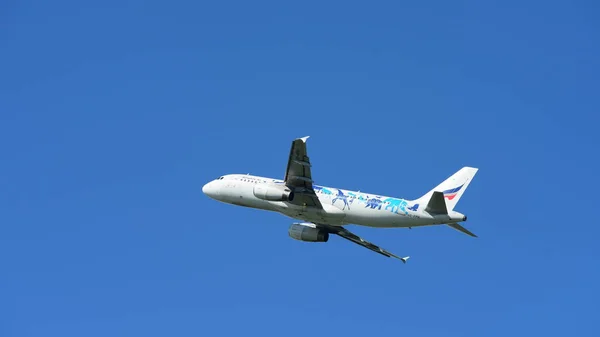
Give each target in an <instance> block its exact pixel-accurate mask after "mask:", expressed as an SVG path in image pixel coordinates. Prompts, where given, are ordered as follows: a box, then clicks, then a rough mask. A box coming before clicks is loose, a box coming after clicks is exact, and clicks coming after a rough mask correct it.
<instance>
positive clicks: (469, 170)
mask: <svg viewBox="0 0 600 337" xmlns="http://www.w3.org/2000/svg"><path fill="white" fill-rule="evenodd" d="M478 170H479V169H477V168H474V167H468V166H466V167H463V168H461V169H460V170H458V172H456V173H454V174H453V175H452V176H451V177H450V178H448V179H446V180H444V182H442V183H441V184H439V185H437V186H436V187H435V188H434V189H432V190H431V191H429V192H427V194H425V195H424V196H422V197H421V198H419V199H418V200H419V201H424V202H425V203H426V202H427V201H429V200H430V199H431V197H432V196H433V192H441V193H442V194H443V199H444V200H445V201H446V208H447V210H448V212H450V211H452V210H453V209H454V206H456V204H457V203H458V200H460V197H461V196H462V195H463V193H464V192H465V190H466V189H467V187H468V186H469V184H470V183H471V180H473V177H475V174H476V173H477V171H478ZM436 194H437V193H436Z"/></svg>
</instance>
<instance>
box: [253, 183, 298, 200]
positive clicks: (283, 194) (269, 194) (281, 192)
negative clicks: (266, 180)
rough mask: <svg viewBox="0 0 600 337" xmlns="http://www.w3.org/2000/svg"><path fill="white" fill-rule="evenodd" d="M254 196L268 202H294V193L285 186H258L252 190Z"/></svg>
mask: <svg viewBox="0 0 600 337" xmlns="http://www.w3.org/2000/svg"><path fill="white" fill-rule="evenodd" d="M252 193H254V196H255V197H257V198H259V199H262V200H268V201H292V200H294V192H292V190H290V189H289V188H288V187H287V186H284V185H271V184H256V185H254V189H253V190H252Z"/></svg>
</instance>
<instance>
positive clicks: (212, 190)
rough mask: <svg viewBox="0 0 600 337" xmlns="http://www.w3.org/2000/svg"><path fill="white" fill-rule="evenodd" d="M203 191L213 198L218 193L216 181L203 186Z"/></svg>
mask: <svg viewBox="0 0 600 337" xmlns="http://www.w3.org/2000/svg"><path fill="white" fill-rule="evenodd" d="M202 193H204V194H206V195H207V196H209V197H211V198H214V197H215V196H216V195H217V188H216V186H215V182H214V181H211V182H209V183H207V184H206V185H204V186H202Z"/></svg>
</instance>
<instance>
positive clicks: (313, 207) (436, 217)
mask: <svg viewBox="0 0 600 337" xmlns="http://www.w3.org/2000/svg"><path fill="white" fill-rule="evenodd" d="M308 138H309V136H307V137H302V138H297V139H295V140H294V141H292V146H291V149H290V154H289V158H288V162H287V169H286V172H285V177H284V179H283V180H281V179H274V178H267V177H260V176H254V175H250V174H228V175H224V176H221V177H219V178H217V179H215V180H212V181H210V182H208V183H207V184H206V185H204V186H203V187H202V192H203V193H204V194H206V195H207V196H209V197H210V198H213V199H215V200H218V201H220V202H224V203H227V204H233V205H238V206H245V207H251V208H255V209H260V210H266V211H273V212H279V213H281V214H283V215H285V216H288V217H290V218H293V219H295V220H296V221H295V222H294V223H292V224H291V226H290V227H289V230H288V235H289V236H290V237H292V238H293V239H296V240H300V241H308V242H327V241H328V240H329V236H330V234H335V235H338V236H340V237H342V238H344V239H347V240H349V241H352V242H354V243H356V244H359V245H361V246H363V247H366V248H368V249H370V250H372V251H374V252H376V253H379V254H381V255H384V256H387V257H393V258H397V259H400V260H401V261H402V262H404V263H406V261H407V260H408V259H409V256H405V257H399V256H397V255H394V254H392V253H390V252H389V251H387V250H385V249H382V248H380V247H378V246H377V245H375V244H373V243H371V242H368V241H366V240H364V239H362V238H361V237H359V236H357V235H355V234H353V233H352V232H350V231H349V230H348V229H346V228H345V227H344V226H346V225H350V224H354V225H360V226H368V227H379V228H406V227H408V228H412V227H418V226H431V225H448V226H450V227H452V228H454V229H456V230H458V231H461V232H463V233H465V234H467V235H470V236H472V237H477V236H476V235H475V234H473V233H471V232H470V231H469V230H467V229H466V228H464V227H463V226H461V225H460V224H459V222H461V221H467V216H466V215H464V214H461V213H459V212H456V211H454V207H455V206H456V204H457V203H458V200H460V198H461V196H462V195H463V193H464V192H465V190H466V189H467V187H468V186H469V184H470V183H471V180H473V177H474V176H475V174H476V173H477V170H478V169H477V168H473V167H463V168H461V169H460V170H459V171H457V172H456V173H455V174H453V175H452V176H451V177H449V178H448V179H446V180H445V181H444V182H442V183H441V184H439V185H438V186H436V187H435V188H434V189H432V190H431V191H429V192H427V193H426V194H425V195H423V196H422V197H420V198H418V199H415V200H407V199H402V198H395V197H388V196H382V195H378V194H374V193H367V192H360V191H356V192H355V191H348V190H345V189H341V188H332V187H326V186H321V185H317V184H314V183H313V178H312V169H311V167H312V165H311V162H310V159H309V157H308V153H307V150H306V141H307V139H308Z"/></svg>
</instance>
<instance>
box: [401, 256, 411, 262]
mask: <svg viewBox="0 0 600 337" xmlns="http://www.w3.org/2000/svg"><path fill="white" fill-rule="evenodd" d="M408 259H410V256H406V257H401V258H400V260H402V262H403V263H406V261H408Z"/></svg>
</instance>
